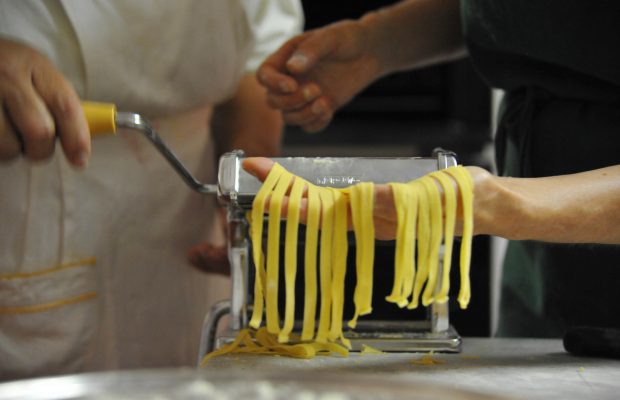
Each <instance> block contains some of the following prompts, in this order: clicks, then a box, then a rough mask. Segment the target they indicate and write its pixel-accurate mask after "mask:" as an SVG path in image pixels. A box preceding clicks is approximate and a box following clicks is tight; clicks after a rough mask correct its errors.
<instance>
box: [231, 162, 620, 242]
mask: <svg viewBox="0 0 620 400" xmlns="http://www.w3.org/2000/svg"><path fill="white" fill-rule="evenodd" d="M272 165H273V162H272V161H271V160H268V159H263V158H248V159H246V160H245V161H244V163H243V167H244V168H245V169H246V170H247V171H248V172H250V173H252V174H254V175H255V176H257V177H258V178H259V179H260V180H264V179H265V178H266V177H267V174H268V173H269V171H270V169H271V166H272ZM467 170H468V171H469V173H470V174H471V176H472V179H473V181H474V207H473V208H474V233H475V234H488V235H495V236H501V237H504V238H507V239H512V240H538V241H544V242H556V243H608V244H620V165H616V166H613V167H607V168H601V169H597V170H594V171H588V172H582V173H579V174H571V175H562V176H552V177H545V178H506V177H498V176H495V175H492V174H490V173H489V172H487V171H485V170H484V169H482V168H479V167H467ZM284 204H285V205H286V202H285V203H284ZM304 206H305V204H304V203H302V214H301V217H302V220H303V219H304V218H305V212H306V210H305V208H304ZM459 208H460V204H459ZM457 219H458V220H459V221H457V225H458V223H459V222H460V223H461V224H462V212H460V210H457ZM396 222H397V220H396V211H395V209H394V199H393V196H392V191H391V189H390V187H389V186H388V185H375V205H374V223H375V233H376V235H377V238H378V239H382V240H387V239H393V238H394V237H395V234H396ZM459 231H460V228H459V226H457V233H458V232H459Z"/></svg>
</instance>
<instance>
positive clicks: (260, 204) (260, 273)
mask: <svg viewBox="0 0 620 400" xmlns="http://www.w3.org/2000/svg"><path fill="white" fill-rule="evenodd" d="M284 171H285V169H284V168H282V166H281V165H280V164H278V163H275V164H274V165H273V167H272V168H271V171H270V172H269V175H268V176H267V179H265V182H264V183H263V185H262V186H261V188H260V190H259V191H258V193H256V197H254V201H253V202H252V212H251V213H250V214H249V215H250V216H251V217H250V239H251V240H252V258H253V260H254V268H255V270H256V277H255V278H254V308H253V311H252V318H251V319H250V326H251V327H252V328H254V329H258V327H260V324H261V321H262V319H263V304H264V303H263V301H264V299H263V289H264V286H265V258H264V256H263V250H262V242H263V216H264V214H265V202H266V200H267V196H268V195H270V194H271V191H272V190H273V188H274V186H275V185H276V183H277V182H278V180H279V179H280V176H281V175H282V173H283V172H284Z"/></svg>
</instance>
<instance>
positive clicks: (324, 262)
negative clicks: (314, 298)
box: [316, 188, 334, 343]
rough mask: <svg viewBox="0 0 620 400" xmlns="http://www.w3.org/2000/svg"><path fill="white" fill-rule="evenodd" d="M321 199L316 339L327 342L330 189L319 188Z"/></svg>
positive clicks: (331, 227) (331, 217)
mask: <svg viewBox="0 0 620 400" xmlns="http://www.w3.org/2000/svg"><path fill="white" fill-rule="evenodd" d="M319 197H320V199H321V207H322V208H321V210H322V214H321V217H322V219H323V220H322V221H321V254H320V260H319V272H320V276H319V279H320V283H321V309H320V313H319V327H318V329H317V333H316V341H317V342H319V343H325V342H327V336H328V334H329V325H330V322H331V302H332V298H331V293H332V283H331V280H332V240H333V234H334V194H333V192H332V191H331V190H330V189H327V188H319Z"/></svg>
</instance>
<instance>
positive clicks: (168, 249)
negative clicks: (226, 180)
mask: <svg viewBox="0 0 620 400" xmlns="http://www.w3.org/2000/svg"><path fill="white" fill-rule="evenodd" d="M301 14H302V12H301V6H300V5H299V3H298V2H297V0H276V1H258V0H253V1H246V2H243V1H231V0H227V1H219V0H212V1H207V0H201V1H191V0H179V1H174V2H172V1H146V0H145V1H137V0H136V1H131V2H125V1H111V0H108V1H83V0H73V1H72V0H63V1H25V0H24V1H4V0H3V1H0V40H1V41H0V53H1V58H2V63H3V64H5V66H6V65H9V63H7V62H6V61H7V60H9V58H8V57H9V56H10V52H7V50H6V49H7V44H9V45H13V46H24V45H25V46H28V47H30V48H33V49H35V50H36V51H38V52H40V53H41V54H43V55H44V56H46V57H47V58H48V59H49V60H50V61H51V63H53V65H54V66H55V68H57V69H58V71H60V73H61V74H62V75H64V77H66V78H67V79H68V81H69V82H71V84H72V86H73V88H74V89H75V91H76V92H77V95H78V96H79V97H80V99H83V100H94V101H104V102H113V103H115V104H116V105H117V107H118V109H119V110H123V111H132V112H136V113H140V114H143V115H144V116H145V117H147V118H149V119H151V120H152V121H153V122H154V126H155V128H156V130H158V131H159V132H160V133H161V134H162V136H163V138H164V140H165V141H166V142H167V143H168V144H169V146H170V147H171V148H172V149H173V151H174V152H175V153H176V154H177V155H178V157H179V158H180V159H181V160H182V161H183V163H185V165H186V166H187V167H188V169H189V170H190V171H192V173H193V174H195V176H196V177H197V178H198V179H200V180H201V181H204V182H211V183H213V182H215V180H216V171H215V169H216V168H215V166H216V156H217V153H220V152H222V151H226V150H231V149H232V148H233V147H240V148H243V149H245V150H246V151H247V152H248V153H249V154H265V155H269V154H273V153H275V152H277V150H278V146H279V140H280V135H281V121H280V117H279V115H277V114H276V113H275V112H274V111H272V110H270V109H268V108H267V106H266V105H265V102H264V99H263V93H262V91H257V88H258V86H256V83H255V81H254V77H253V70H254V69H255V68H257V66H258V65H259V64H260V62H261V60H262V58H264V56H265V55H267V54H269V53H270V52H272V51H274V50H275V49H277V47H278V46H279V45H280V44H281V43H282V42H283V41H284V40H286V39H287V38H288V37H290V36H291V35H293V34H294V33H296V32H298V31H299V30H300V29H301V26H302V15H301ZM0 68H3V67H0ZM19 71H22V70H19ZM17 75H19V73H18V74H17ZM7 76H9V77H10V74H8V75H7V73H6V71H2V74H0V100H1V101H2V102H3V110H4V115H3V116H2V122H3V124H0V130H2V129H4V132H0V139H1V138H4V139H1V140H0V155H2V151H3V150H6V146H7V143H8V142H7V140H8V139H6V138H7V137H8V136H7V135H6V131H8V130H12V131H15V130H17V129H15V126H14V125H11V123H10V122H7V121H11V116H10V113H9V111H11V110H12V108H10V107H9V108H10V109H8V108H7V102H10V101H11V100H14V99H15V98H14V97H10V95H7V94H6V93H7V92H6V90H8V89H7V88H10V87H12V86H11V85H12V82H11V80H10V79H7ZM48 83H49V82H48ZM50 85H51V84H50ZM13 108H14V107H13ZM23 112H28V111H27V110H23ZM212 114H213V115H215V116H216V117H217V121H218V123H217V125H216V126H217V128H218V129H219V130H216V129H215V127H214V128H213V130H214V131H213V132H211V131H210V121H211V116H212ZM214 119H215V117H214ZM55 123H56V127H57V129H58V127H59V126H60V125H61V124H62V121H60V120H56V121H55ZM3 135H4V136H3ZM216 139H217V140H216ZM3 146H4V147H3ZM63 150H66V149H65V148H63V147H61V145H60V144H57V145H56V151H55V153H54V155H53V156H51V157H42V158H47V160H45V161H43V162H32V161H31V160H29V159H27V157H17V158H14V159H12V160H10V161H4V162H3V163H2V164H0V187H1V190H2V192H1V194H0V380H7V379H16V378H23V377H32V376H38V375H49V374H60V373H73V372H81V371H94V370H101V369H124V368H149V367H171V366H192V365H195V362H196V356H197V350H198V344H199V340H200V333H201V323H202V320H203V318H204V316H205V314H206V312H207V311H208V309H209V307H210V306H211V305H212V304H213V303H214V302H215V301H217V300H219V299H221V298H222V297H227V296H228V293H229V283H228V280H227V279H226V278H225V277H221V276H215V275H210V274H205V273H204V272H202V271H199V270H197V269H195V268H192V267H191V266H189V264H188V261H187V251H188V249H189V248H190V247H192V246H193V245H196V244H198V243H201V242H204V241H206V242H209V243H213V244H216V245H218V244H219V245H221V244H223V243H224V237H223V234H222V232H223V228H222V226H221V223H219V222H218V220H219V218H218V217H217V211H216V199H215V198H213V197H209V196H205V195H201V194H198V193H196V192H194V191H192V190H191V189H190V188H188V187H187V186H186V185H185V183H184V182H183V181H182V180H181V179H180V178H179V177H178V176H177V175H176V173H175V172H174V171H173V170H172V169H171V167H170V166H169V165H168V164H167V162H166V161H165V160H164V159H163V158H162V157H161V156H160V155H159V154H158V153H157V152H156V150H155V149H154V148H153V146H152V145H151V144H150V143H149V142H148V141H146V140H145V139H143V138H142V137H141V136H140V135H139V134H136V133H131V132H127V133H123V134H121V135H119V136H107V137H98V138H96V139H94V140H93V142H92V150H91V155H90V157H89V158H88V157H86V159H84V160H83V161H87V162H88V166H87V167H86V168H83V169H79V168H75V167H74V165H72V164H76V163H78V162H76V160H77V161H79V160H78V159H76V157H75V155H69V154H67V155H65V154H64V152H63ZM7 151H8V152H10V151H11V149H9V150H7ZM86 156H87V155H86ZM72 157H73V158H72ZM4 158H5V159H6V158H11V157H4ZM78 158H79V157H78Z"/></svg>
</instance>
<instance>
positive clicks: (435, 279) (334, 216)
mask: <svg viewBox="0 0 620 400" xmlns="http://www.w3.org/2000/svg"><path fill="white" fill-rule="evenodd" d="M455 183H456V185H455ZM389 185H390V188H391V190H392V194H393V198H394V207H395V210H396V217H397V227H396V249H395V257H394V259H395V264H394V282H393V285H392V291H391V293H390V294H389V295H388V296H387V297H386V300H387V301H389V302H392V303H395V304H397V305H398V306H399V307H401V308H402V307H405V306H407V308H408V309H412V308H416V307H417V306H418V305H419V303H420V301H421V302H422V304H423V305H424V306H428V305H430V304H432V303H433V302H438V303H444V302H446V301H447V300H448V292H449V289H450V265H451V256H452V246H453V242H454V229H455V224H456V210H457V193H456V191H457V190H458V194H459V196H458V197H459V198H460V202H461V205H462V210H463V215H462V217H463V233H462V240H461V253H460V260H459V261H460V271H459V272H460V277H461V287H460V290H459V294H458V302H459V305H460V306H461V308H466V307H467V304H468V302H469V299H470V297H471V289H470V281H469V268H470V254H471V243H472V234H473V182H472V180H471V176H470V175H469V172H468V171H467V170H466V169H465V168H463V167H460V166H459V167H451V168H448V169H445V170H440V171H436V172H433V173H431V174H429V175H426V176H424V177H422V178H420V179H416V180H414V181H411V182H409V183H390V184H389ZM304 191H305V193H306V204H307V218H306V236H305V239H306V243H305V249H304V274H303V276H304V294H305V298H304V301H303V304H304V313H303V325H302V330H301V335H300V336H299V334H295V333H294V332H293V326H294V320H295V314H294V310H295V304H296V298H295V279H296V277H297V269H298V265H297V240H298V233H297V231H298V225H299V218H300V204H301V202H302V196H303V193H304ZM287 192H288V216H287V218H288V220H287V223H286V232H285V254H284V282H285V309H284V318H283V325H282V328H280V315H279V310H278V284H279V280H280V276H279V270H280V265H279V264H280V259H279V254H280V219H281V206H282V202H283V199H284V197H285V195H286V194H287ZM268 198H269V214H268V215H269V217H268V222H267V246H266V249H267V254H266V257H265V255H264V254H263V251H262V249H263V244H262V240H263V239H262V238H263V220H264V215H265V205H266V202H267V199H268ZM373 202H374V185H373V184H372V183H370V182H362V183H359V184H356V185H354V186H351V187H348V188H344V189H334V188H326V187H319V186H316V185H313V184H311V183H309V182H307V181H305V180H303V179H302V178H300V177H296V176H294V175H292V174H291V173H290V172H288V171H286V170H285V169H284V168H283V167H282V166H280V165H279V164H277V163H276V164H274V166H273V168H272V169H271V172H270V173H269V175H268V176H267V178H266V180H265V182H264V183H263V185H262V187H261V189H260V190H259V191H258V193H257V194H256V197H255V199H254V203H253V205H252V211H251V212H250V213H248V220H249V222H250V236H251V240H252V246H253V248H252V259H253V261H254V266H255V269H256V279H255V283H254V309H253V314H252V318H251V320H250V323H249V325H250V327H251V328H253V329H254V330H247V329H245V330H242V331H241V332H240V333H239V335H238V337H237V338H236V340H235V341H234V342H233V343H231V344H229V345H227V346H224V347H222V348H220V349H218V350H216V351H215V352H212V353H210V354H208V355H207V356H206V357H205V359H204V360H203V364H204V363H205V362H206V361H208V360H209V359H210V358H212V357H214V356H217V355H221V354H226V353H231V352H234V353H252V354H279V355H285V356H291V357H300V358H310V357H314V356H315V355H317V354H332V353H338V354H341V355H347V354H348V350H347V348H350V346H351V344H350V342H349V340H348V339H347V338H345V336H344V334H343V321H344V319H345V316H344V315H343V312H344V303H345V298H344V293H345V291H344V289H345V288H344V282H345V276H346V273H347V270H346V268H347V263H346V261H347V249H348V243H347V227H348V226H352V227H353V231H354V236H355V244H356V255H355V259H356V262H355V264H356V265H355V273H356V286H355V288H354V295H353V303H354V306H355V312H354V315H353V316H352V318H351V319H350V320H349V322H348V325H349V327H350V328H354V327H355V326H356V323H357V320H358V318H359V317H360V316H363V315H366V314H369V313H370V312H371V311H372V293H373V262H374V242H375V232H374V223H373V210H374V204H373ZM349 211H350V218H351V220H350V221H349V220H348V218H349V217H348V215H349ZM416 245H417V249H416ZM442 245H443V249H444V253H443V262H442V268H440V260H439V257H440V248H441V246H442ZM317 272H318V274H317ZM317 276H318V279H317ZM317 303H319V304H320V306H319V307H318V324H317V322H316V320H317ZM263 314H264V315H265V321H266V327H264V328H261V324H262V318H263ZM289 341H293V342H295V344H287V342H289ZM338 342H339V343H338Z"/></svg>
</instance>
